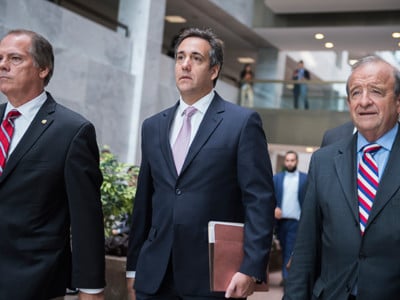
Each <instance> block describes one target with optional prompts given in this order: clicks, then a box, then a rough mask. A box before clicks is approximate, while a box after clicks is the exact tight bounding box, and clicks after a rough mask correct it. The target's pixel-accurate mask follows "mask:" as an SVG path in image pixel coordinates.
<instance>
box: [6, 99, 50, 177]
mask: <svg viewBox="0 0 400 300" xmlns="http://www.w3.org/2000/svg"><path fill="white" fill-rule="evenodd" d="M55 107H56V102H55V101H54V99H53V98H52V97H51V96H50V95H49V94H47V100H46V101H45V103H44V104H43V105H42V107H41V108H40V109H39V111H38V113H37V114H36V116H35V118H34V119H33V120H32V123H31V124H30V126H29V127H28V129H27V130H26V132H25V134H24V135H23V137H22V139H21V140H20V141H19V143H18V145H17V147H16V148H15V150H14V151H13V152H12V153H11V155H10V158H9V159H8V161H7V164H6V167H5V169H4V173H3V175H2V176H0V182H2V181H3V180H4V179H5V178H6V177H7V175H8V174H9V173H10V172H11V171H12V170H13V169H14V168H15V166H16V165H17V163H18V162H19V161H20V160H21V159H22V158H23V157H24V155H25V153H26V152H28V151H29V149H31V148H32V146H33V145H34V144H35V143H36V141H37V140H38V139H39V138H40V136H41V135H42V134H43V132H44V131H45V130H46V129H47V128H48V127H49V126H50V125H51V123H53V120H54V118H53V116H52V113H53V112H54V110H55Z"/></svg>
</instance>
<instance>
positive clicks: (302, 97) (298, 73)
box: [292, 60, 311, 109]
mask: <svg viewBox="0 0 400 300" xmlns="http://www.w3.org/2000/svg"><path fill="white" fill-rule="evenodd" d="M292 79H293V80H296V81H298V82H299V83H295V84H294V87H293V96H294V108H295V109H298V108H300V106H303V107H304V109H308V108H309V105H308V86H307V83H305V81H306V80H310V79H311V77H310V72H309V71H308V70H307V69H306V68H304V62H303V61H302V60H300V61H299V62H298V63H297V68H296V69H295V70H294V71H293V76H292Z"/></svg>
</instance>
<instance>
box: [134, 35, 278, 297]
mask: <svg viewBox="0 0 400 300" xmlns="http://www.w3.org/2000/svg"><path fill="white" fill-rule="evenodd" d="M222 64H223V48H222V42H221V41H220V40H219V39H218V38H217V36H216V35H215V34H214V33H213V31H212V30H211V29H205V30H202V29H197V28H189V29H187V30H185V31H184V32H183V33H182V34H181V35H180V37H179V38H178V40H177V44H176V51H175V79H176V85H177V88H178V90H179V92H180V99H179V101H178V102H177V103H176V104H175V105H174V106H173V107H171V108H168V109H166V110H164V111H162V112H161V113H158V114H156V115H155V116H152V117H150V118H149V119H147V120H145V121H144V122H143V125H142V162H141V167H140V173H139V178H138V187H137V192H136V198H135V206H134V209H133V217H132V226H131V229H130V240H129V250H128V256H127V271H128V272H127V276H128V277H134V279H133V278H128V280H127V285H128V289H129V291H130V297H131V299H135V297H136V299H138V300H144V299H164V300H168V299H183V300H191V299H197V300H205V299H225V297H227V298H229V297H232V298H246V297H247V296H249V295H251V294H252V293H253V291H254V288H255V284H256V282H264V281H266V272H265V270H266V267H267V262H268V257H269V252H270V247H271V243H272V235H273V223H274V208H275V197H274V190H273V182H272V168H271V162H270V159H269V154H268V147H267V141H266V138H265V134H264V131H263V128H262V123H261V119H260V117H259V115H258V114H257V113H256V112H254V111H251V110H249V109H246V108H243V107H240V106H238V105H235V104H232V103H230V102H228V101H225V100H223V99H222V98H221V97H220V96H219V95H218V94H217V92H215V91H214V87H215V84H216V81H217V79H218V76H219V74H220V71H221V68H222ZM209 221H226V222H241V223H244V224H245V226H244V228H245V229H244V230H245V231H244V253H245V256H244V258H243V261H242V264H241V267H240V270H239V271H238V272H237V273H236V274H234V275H233V277H232V280H231V282H230V285H229V287H228V289H227V291H226V293H223V292H222V293H221V292H214V293H213V292H210V276H209V261H208V239H207V228H208V222H209ZM133 286H134V287H135V290H134V289H133Z"/></svg>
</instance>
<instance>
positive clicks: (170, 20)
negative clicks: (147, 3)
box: [165, 16, 186, 23]
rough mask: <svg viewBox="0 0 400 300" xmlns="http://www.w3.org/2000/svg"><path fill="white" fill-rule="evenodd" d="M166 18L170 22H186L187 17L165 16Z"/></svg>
mask: <svg viewBox="0 0 400 300" xmlns="http://www.w3.org/2000/svg"><path fill="white" fill-rule="evenodd" d="M165 20H166V21H167V22H169V23H186V19H185V18H184V17H181V16H165Z"/></svg>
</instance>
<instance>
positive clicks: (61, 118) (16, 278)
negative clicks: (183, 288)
mask: <svg viewBox="0 0 400 300" xmlns="http://www.w3.org/2000/svg"><path fill="white" fill-rule="evenodd" d="M53 69H54V55H53V49H52V46H51V44H50V43H49V42H48V41H47V40H46V39H45V38H44V37H42V36H41V35H39V34H37V33H35V32H33V31H29V30H22V29H21V30H12V31H10V32H8V33H7V34H6V35H5V36H4V37H3V38H2V39H1V41H0V91H1V92H2V93H3V94H4V95H5V96H6V97H7V103H5V104H2V105H0V116H1V121H2V123H1V130H0V200H1V201H0V236H1V239H0V249H1V255H0V271H1V274H2V276H1V277H0V298H1V299H18V300H32V299H35V300H46V299H51V298H54V297H57V296H63V295H64V294H65V292H66V289H67V288H71V287H77V288H79V289H80V292H79V299H82V300H83V299H103V298H104V297H103V288H104V286H105V279H104V278H105V274H104V265H105V262H104V228H103V214H102V206H101V202H100V185H101V183H102V174H101V172H100V169H99V150H98V147H97V142H96V135H95V129H94V127H93V125H92V124H91V123H90V122H89V121H87V120H86V119H84V118H83V117H82V116H80V115H78V114H77V113H75V112H73V111H71V110H69V109H67V108H65V107H64V106H62V105H60V104H58V103H56V102H55V100H54V99H53V97H52V96H51V95H50V93H48V92H46V91H45V86H46V85H47V84H48V83H49V80H50V79H51V77H52V74H53ZM70 228H72V253H71V242H70Z"/></svg>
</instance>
